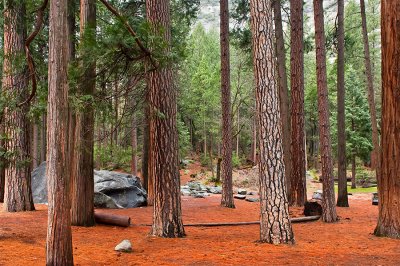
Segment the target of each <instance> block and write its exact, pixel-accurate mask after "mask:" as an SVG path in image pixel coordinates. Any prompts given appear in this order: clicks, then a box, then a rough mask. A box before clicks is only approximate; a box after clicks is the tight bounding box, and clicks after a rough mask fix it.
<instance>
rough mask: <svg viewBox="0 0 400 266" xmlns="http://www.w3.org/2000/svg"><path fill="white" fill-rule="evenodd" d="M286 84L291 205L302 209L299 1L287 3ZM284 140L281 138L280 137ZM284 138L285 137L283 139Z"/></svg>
mask: <svg viewBox="0 0 400 266" xmlns="http://www.w3.org/2000/svg"><path fill="white" fill-rule="evenodd" d="M290 22H291V26H290V28H291V32H290V47H291V50H290V85H291V96H292V101H291V113H290V117H291V125H292V135H291V155H292V158H291V159H292V176H291V191H290V192H291V195H290V197H289V199H290V205H291V206H304V203H305V202H306V201H307V192H306V153H305V146H304V139H305V134H304V47H303V46H304V45H303V2H302V1H297V0H291V1H290ZM284 137H285V136H284ZM285 138H286V137H285Z"/></svg>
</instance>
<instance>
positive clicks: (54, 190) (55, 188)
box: [46, 0, 73, 265]
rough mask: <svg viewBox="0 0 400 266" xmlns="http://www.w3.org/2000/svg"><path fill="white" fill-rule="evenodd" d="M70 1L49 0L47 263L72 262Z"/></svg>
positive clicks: (63, 263) (69, 263)
mask: <svg viewBox="0 0 400 266" xmlns="http://www.w3.org/2000/svg"><path fill="white" fill-rule="evenodd" d="M66 21H67V1H61V0H53V1H50V18H49V25H50V26H49V95H48V106H47V111H48V119H47V129H48V130H47V144H48V148H47V169H46V176H47V178H48V179H47V187H48V202H49V207H48V227H47V244H46V264H47V265H73V254H72V234H71V214H70V190H69V181H70V178H69V174H70V162H69V154H68V152H67V151H68V143H67V141H68V136H67V135H68V79H67V73H68V57H67V56H66V55H67V52H68V47H67V45H68V29H67V23H66Z"/></svg>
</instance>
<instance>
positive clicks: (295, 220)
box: [138, 215, 321, 227]
mask: <svg viewBox="0 0 400 266" xmlns="http://www.w3.org/2000/svg"><path fill="white" fill-rule="evenodd" d="M319 218H321V216H319V215H317V216H307V217H296V218H291V219H290V222H291V223H304V222H311V221H316V220H319ZM252 224H260V221H252V222H226V223H189V224H184V225H183V226H187V227H189V226H191V227H217V226H240V225H252ZM138 226H152V225H151V224H139V225H138Z"/></svg>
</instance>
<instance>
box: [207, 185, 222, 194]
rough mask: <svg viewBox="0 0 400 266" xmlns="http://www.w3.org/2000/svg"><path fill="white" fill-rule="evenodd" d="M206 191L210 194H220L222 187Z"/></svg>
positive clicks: (210, 188) (209, 188)
mask: <svg viewBox="0 0 400 266" xmlns="http://www.w3.org/2000/svg"><path fill="white" fill-rule="evenodd" d="M207 190H208V192H209V193H211V194H222V187H208V188H207Z"/></svg>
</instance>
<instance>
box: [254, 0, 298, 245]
mask: <svg viewBox="0 0 400 266" xmlns="http://www.w3.org/2000/svg"><path fill="white" fill-rule="evenodd" d="M271 4H272V3H271V0H268V1H264V0H251V1H250V12H251V13H250V14H251V31H252V36H253V40H252V47H253V61H254V75H255V83H256V104H257V115H258V123H259V124H258V126H259V133H260V134H259V145H260V163H259V191H260V202H261V205H260V207H261V209H260V240H261V242H268V243H273V244H280V243H294V237H293V231H292V226H291V223H290V219H289V205H288V201H287V196H286V186H285V184H286V183H285V164H284V160H283V148H282V128H281V126H280V119H281V117H280V107H279V94H278V85H277V80H276V58H275V49H274V22H273V11H272V6H271Z"/></svg>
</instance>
